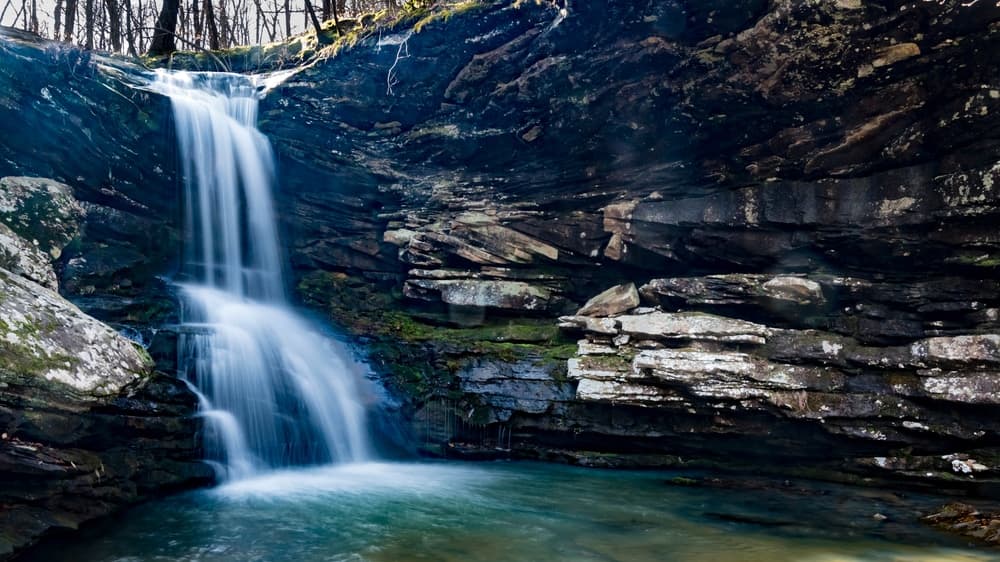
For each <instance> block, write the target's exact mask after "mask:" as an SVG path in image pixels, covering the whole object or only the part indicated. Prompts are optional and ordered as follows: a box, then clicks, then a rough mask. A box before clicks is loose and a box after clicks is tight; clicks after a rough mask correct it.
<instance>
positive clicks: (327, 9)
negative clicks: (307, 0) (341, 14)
mask: <svg viewBox="0 0 1000 562" xmlns="http://www.w3.org/2000/svg"><path fill="white" fill-rule="evenodd" d="M332 13H333V0H323V21H326V20H328V19H330V15H331V14H332Z"/></svg>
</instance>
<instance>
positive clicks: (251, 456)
mask: <svg viewBox="0 0 1000 562" xmlns="http://www.w3.org/2000/svg"><path fill="white" fill-rule="evenodd" d="M152 89H153V90H155V91H157V92H160V93H162V94H164V95H166V96H168V97H169V98H170V100H171V104H172V106H173V112H174V120H175V123H176V130H177V137H178V144H179V146H180V157H181V161H182V163H183V166H182V171H183V174H184V178H185V182H186V187H187V192H186V201H187V203H186V209H185V220H186V222H187V228H188V232H189V234H190V238H189V240H190V242H189V243H188V245H187V246H188V248H187V260H186V262H187V263H186V268H187V271H186V273H188V274H189V275H190V276H191V277H192V278H194V279H197V280H198V281H197V282H194V283H189V284H183V285H181V288H182V294H183V296H184V301H185V302H184V310H183V324H184V330H183V333H182V336H181V341H180V351H179V354H180V369H181V372H182V373H183V375H184V376H186V377H187V378H188V380H189V382H191V383H192V384H193V385H194V386H195V387H196V388H197V389H198V391H199V393H200V395H201V399H202V411H203V415H204V416H205V417H206V419H207V420H208V422H209V423H208V428H209V432H208V435H207V437H206V449H207V451H206V452H207V455H208V457H209V461H212V462H214V463H216V464H217V466H218V467H219V471H220V476H221V477H222V478H225V479H238V478H243V477H246V476H249V475H252V474H254V473H256V472H260V471H263V470H267V469H273V468H278V467H287V466H294V465H304V464H318V463H327V462H352V461H360V460H364V459H366V458H367V457H368V455H369V453H368V451H369V446H368V438H367V434H366V430H365V423H364V420H365V410H364V407H363V405H362V403H361V400H360V392H359V390H360V389H359V387H358V382H357V379H358V378H359V377H358V372H357V368H356V364H355V363H354V362H353V361H352V360H351V358H350V354H349V353H348V352H347V350H346V349H343V348H342V347H338V344H337V343H336V342H333V341H331V340H329V339H328V338H325V337H323V336H322V335H320V334H319V333H318V332H317V331H315V330H314V329H312V327H311V326H310V325H309V323H308V322H307V321H306V320H305V319H303V318H301V317H299V316H298V315H297V314H296V313H295V312H294V311H293V310H292V309H291V308H290V307H289V306H288V303H287V301H286V297H285V292H284V281H283V275H282V264H281V258H280V255H281V252H280V249H279V248H280V247H279V241H278V234H277V228H276V225H275V216H274V208H273V205H272V201H271V186H272V184H273V181H274V158H273V154H272V152H271V147H270V144H269V143H268V141H267V138H266V137H265V136H264V135H263V134H262V133H261V132H260V131H258V130H257V129H256V120H257V105H258V88H257V84H255V83H254V81H253V80H252V79H251V78H248V77H246V76H241V75H235V74H222V73H180V72H164V71H161V72H158V73H157V74H156V78H155V80H154V82H153V84H152Z"/></svg>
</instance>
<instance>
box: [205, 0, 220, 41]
mask: <svg viewBox="0 0 1000 562" xmlns="http://www.w3.org/2000/svg"><path fill="white" fill-rule="evenodd" d="M205 23H206V24H208V48H209V49H211V50H213V51H218V50H219V28H218V26H216V25H215V9H214V8H213V7H212V0H205Z"/></svg>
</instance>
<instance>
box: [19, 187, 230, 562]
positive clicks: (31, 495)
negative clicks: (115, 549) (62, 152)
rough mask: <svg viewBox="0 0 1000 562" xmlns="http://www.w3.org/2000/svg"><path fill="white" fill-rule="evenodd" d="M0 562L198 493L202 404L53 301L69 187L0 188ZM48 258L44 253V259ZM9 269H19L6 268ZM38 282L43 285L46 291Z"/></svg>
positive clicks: (128, 345)
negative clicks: (168, 498) (81, 528)
mask: <svg viewBox="0 0 1000 562" xmlns="http://www.w3.org/2000/svg"><path fill="white" fill-rule="evenodd" d="M0 188H3V190H4V191H3V192H2V194H0V200H2V201H3V206H2V209H3V211H4V212H5V213H6V214H3V215H0V220H4V221H5V222H7V221H9V222H10V223H11V225H12V226H13V227H15V228H18V230H19V231H20V232H26V233H28V234H29V235H31V236H33V240H32V241H31V242H29V241H27V240H25V239H24V238H22V237H21V236H19V235H18V234H16V233H15V232H14V231H13V230H11V228H10V227H8V226H6V225H5V224H3V223H0V257H2V259H3V261H2V262H0V472H2V473H3V475H4V477H3V479H0V508H2V511H3V517H2V518H0V559H6V558H7V557H8V556H9V555H11V554H12V553H13V552H15V551H16V550H18V549H20V548H23V547H25V546H27V545H30V544H31V543H33V542H34V541H35V540H37V539H38V538H39V537H40V536H41V535H42V534H44V533H45V532H47V531H50V530H52V529H59V528H75V527H76V526H77V525H79V524H81V523H83V522H85V521H88V520H90V519H94V518H96V517H99V516H103V515H107V514H109V513H112V512H113V511H115V510H116V509H119V508H121V507H123V506H126V505H128V504H130V503H133V502H135V501H138V500H139V499H142V498H144V497H148V496H150V495H153V494H156V493H162V492H163V491H164V490H169V489H175V488H181V487H185V486H191V485H194V484H197V483H205V482H207V481H209V479H210V471H208V470H207V467H205V466H203V465H202V464H201V463H200V462H199V461H198V459H199V458H200V448H199V444H198V440H197V439H196V436H197V433H198V431H199V422H198V421H197V419H196V418H194V417H193V413H194V411H195V409H196V407H197V401H196V399H195V397H194V396H193V394H192V393H191V392H190V391H189V390H188V389H187V388H186V387H185V386H184V384H183V383H181V382H180V381H178V380H176V379H173V378H171V377H167V376H166V375H163V374H159V373H155V372H154V371H153V365H152V361H151V360H150V358H149V355H148V354H146V353H145V351H143V350H142V349H141V348H139V347H138V346H137V345H136V344H134V343H133V342H131V341H129V340H128V339H126V338H124V337H122V336H121V335H119V334H118V333H116V332H115V331H114V330H112V329H111V328H110V327H108V326H106V325H105V324H102V323H101V322H99V321H97V320H95V319H94V318H92V317H90V316H87V315H86V314H84V313H83V312H81V311H80V310H79V309H78V308H77V307H76V306H74V305H72V304H71V303H69V302H67V301H66V300H65V299H63V298H62V297H61V296H60V295H59V294H58V293H56V292H55V290H54V289H55V288H56V287H55V274H54V272H53V269H52V264H51V262H50V261H49V259H48V258H49V257H50V256H58V255H60V252H61V250H63V247H64V246H66V244H68V243H69V242H70V241H71V240H72V239H73V238H75V237H76V235H77V233H78V222H77V221H78V220H79V219H80V216H79V215H80V214H81V213H82V210H81V208H80V207H79V205H78V204H77V203H76V201H75V200H74V199H73V198H72V197H71V196H70V195H69V193H68V191H67V189H66V188H65V186H62V185H61V184H57V183H55V182H51V181H47V180H37V179H26V178H3V179H0ZM42 249H44V252H45V253H43V252H42ZM6 265H13V266H14V267H12V268H10V269H8V268H7V267H4V266H6ZM40 283H44V284H45V285H47V286H43V285H41V284H40Z"/></svg>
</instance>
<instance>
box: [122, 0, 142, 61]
mask: <svg viewBox="0 0 1000 562" xmlns="http://www.w3.org/2000/svg"><path fill="white" fill-rule="evenodd" d="M132 16H133V14H132V0H125V41H126V42H128V54H130V55H132V56H133V57H137V56H139V52H138V50H137V49H136V48H135V37H134V36H133V35H132V34H133V33H134V30H135V28H136V27H142V24H139V25H133V24H132Z"/></svg>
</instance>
